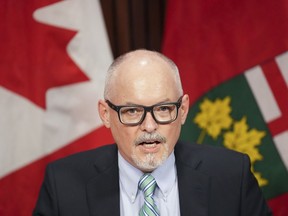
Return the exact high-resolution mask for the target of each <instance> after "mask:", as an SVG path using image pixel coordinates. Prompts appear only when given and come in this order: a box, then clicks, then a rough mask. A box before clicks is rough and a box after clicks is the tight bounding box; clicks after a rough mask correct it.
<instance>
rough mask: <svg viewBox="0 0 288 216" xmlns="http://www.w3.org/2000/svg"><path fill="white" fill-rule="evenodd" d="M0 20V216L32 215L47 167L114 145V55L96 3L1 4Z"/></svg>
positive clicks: (4, 0) (8, 0) (14, 0)
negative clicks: (105, 118) (108, 117)
mask: <svg viewBox="0 0 288 216" xmlns="http://www.w3.org/2000/svg"><path fill="white" fill-rule="evenodd" d="M0 17H1V23H0V29H1V34H0V42H1V52H0V114H1V117H0V215H5V216H14V215H18V216H21V215H31V213H32V209H33V207H34V205H35V202H36V199H37V195H38V192H39V188H40V184H41V182H42V179H43V174H44V169H45V166H46V164H47V163H48V162H50V161H52V160H55V159H57V158H60V157H63V156H66V155H68V154H72V153H74V152H78V151H82V150H86V149H90V148H95V147H97V146H99V145H103V144H105V143H111V142H113V140H112V137H111V135H110V132H109V131H108V130H106V129H104V128H103V127H102V123H101V121H100V119H99V117H98V112H97V101H98V99H99V98H101V97H102V94H103V88H104V79H105V71H106V70H107V68H108V66H109V64H110V63H111V61H112V54H111V50H110V47H109V43H108V38H107V34H106V30H105V25H104V20H103V17H102V11H101V6H100V3H99V1H97V0H64V1H57V0H41V1H39V0H26V1H18V0H1V2H0Z"/></svg>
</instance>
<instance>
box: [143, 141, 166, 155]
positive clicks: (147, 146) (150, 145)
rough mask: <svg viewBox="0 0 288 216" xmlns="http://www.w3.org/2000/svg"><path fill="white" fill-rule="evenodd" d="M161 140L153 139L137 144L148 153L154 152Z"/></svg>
mask: <svg viewBox="0 0 288 216" xmlns="http://www.w3.org/2000/svg"><path fill="white" fill-rule="evenodd" d="M160 143H161V142H159V141H157V140H154V141H145V142H141V143H139V145H138V146H140V147H141V149H142V150H143V151H145V152H148V153H154V152H157V151H158V149H159V148H160V145H159V144H160Z"/></svg>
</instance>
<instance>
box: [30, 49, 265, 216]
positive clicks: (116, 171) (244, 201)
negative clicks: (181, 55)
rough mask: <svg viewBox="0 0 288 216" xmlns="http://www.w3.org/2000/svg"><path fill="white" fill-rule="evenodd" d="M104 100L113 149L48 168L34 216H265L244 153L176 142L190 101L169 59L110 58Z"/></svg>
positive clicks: (141, 54)
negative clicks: (111, 61)
mask: <svg viewBox="0 0 288 216" xmlns="http://www.w3.org/2000/svg"><path fill="white" fill-rule="evenodd" d="M104 98H105V100H100V101H99V103H98V110H99V115H100V117H101V119H102V121H103V123H104V125H105V126H106V127H107V128H110V129H111V132H112V135H113V137H114V139H115V143H116V145H107V146H104V147H101V148H98V149H95V150H91V151H88V152H84V153H78V154H76V155H73V156H70V157H68V158H65V159H61V160H59V161H56V162H54V163H52V164H50V165H49V166H48V167H47V172H46V176H45V179H44V183H43V186H42V188H41V191H40V195H39V199H38V202H37V205H36V208H35V210H34V215H45V216H74V215H75V216H76V215H77V216H80V215H81V216H86V215H87V216H88V215H94V216H105V215H109V216H113V215H121V216H132V215H133V216H135V215H162V216H168V215H171V216H180V215H181V216H208V215H209V216H265V215H271V213H270V211H269V208H268V207H267V205H266V203H265V200H264V198H263V197H262V194H261V190H260V189H259V187H258V184H257V181H256V180H255V178H254V176H253V175H252V173H251V172H250V164H249V159H248V157H247V156H246V155H243V154H240V153H237V152H233V151H230V150H227V149H224V148H217V147H211V146H205V145H193V144H184V143H181V142H178V138H179V135H180V131H181V125H182V124H184V122H185V120H186V117H187V113H188V109H189V96H188V95H187V94H183V90H182V86H181V81H180V77H179V73H178V69H177V67H176V65H175V64H174V63H173V62H172V61H171V60H169V59H168V58H166V57H165V56H163V55H161V54H160V53H157V52H152V51H147V50H136V51H133V52H130V53H127V54H125V55H123V56H121V57H119V58H117V59H116V60H115V61H114V63H113V64H112V65H111V66H110V68H109V70H108V74H107V79H106V84H105V91H104ZM143 188H144V189H143ZM142 190H143V191H142Z"/></svg>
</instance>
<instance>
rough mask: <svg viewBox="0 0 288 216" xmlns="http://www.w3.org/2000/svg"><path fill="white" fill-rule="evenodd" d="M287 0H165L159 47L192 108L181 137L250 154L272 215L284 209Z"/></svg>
mask: <svg viewBox="0 0 288 216" xmlns="http://www.w3.org/2000/svg"><path fill="white" fill-rule="evenodd" d="M287 24H288V1H286V0H277V1H271V0H263V1H258V0H242V1H238V0H232V1H231V0H217V1H215V0H206V1H201V0H191V1H186V0H178V1H173V0H170V1H168V3H167V13H166V23H165V25H166V27H165V32H164V42H163V53H164V54H166V55H167V56H169V57H170V58H172V59H173V60H174V61H175V62H176V64H177V65H178V66H179V70H180V73H181V76H182V81H183V87H184V91H185V92H186V93H188V94H189V95H190V99H191V107H190V112H189V115H188V119H187V121H186V125H185V126H184V128H183V130H182V133H181V139H183V140H186V141H190V142H194V143H198V144H202V143H206V144H211V145H217V146H224V147H226V148H229V149H234V150H236V151H240V152H244V153H246V154H248V155H249V156H250V159H251V164H252V167H251V169H252V171H253V173H254V175H255V177H256V178H257V180H258V183H259V185H260V186H261V188H262V190H263V193H264V195H265V197H266V199H267V200H268V204H269V205H270V207H271V209H272V210H273V213H274V215H275V216H287V215H288V172H287V170H288V25H287Z"/></svg>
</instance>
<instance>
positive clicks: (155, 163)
mask: <svg viewBox="0 0 288 216" xmlns="http://www.w3.org/2000/svg"><path fill="white" fill-rule="evenodd" d="M158 154H159V153H155V154H154V153H148V154H145V155H144V156H142V157H138V156H137V155H135V154H132V160H133V162H134V163H135V165H136V167H137V168H138V169H139V170H141V171H143V172H152V171H153V170H155V169H157V168H158V167H159V166H161V165H162V164H163V163H164V161H165V160H166V159H167V158H168V156H169V155H168V151H164V152H163V153H162V154H161V155H160V156H159V155H158Z"/></svg>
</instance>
